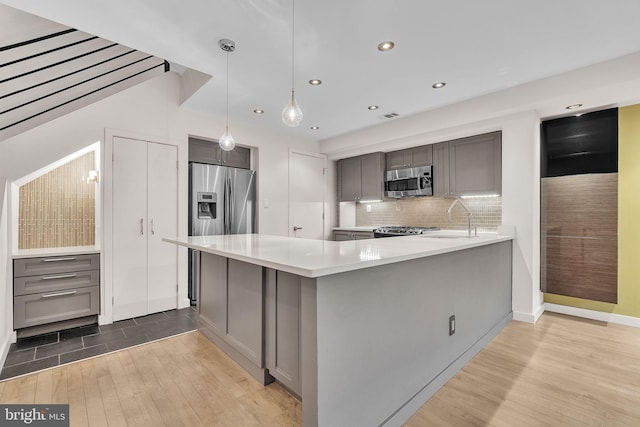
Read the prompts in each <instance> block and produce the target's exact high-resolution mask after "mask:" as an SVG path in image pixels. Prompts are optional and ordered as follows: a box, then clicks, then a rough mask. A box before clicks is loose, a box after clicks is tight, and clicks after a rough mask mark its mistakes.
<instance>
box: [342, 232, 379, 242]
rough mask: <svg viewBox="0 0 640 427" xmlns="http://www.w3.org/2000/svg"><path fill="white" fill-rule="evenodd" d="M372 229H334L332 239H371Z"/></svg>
mask: <svg viewBox="0 0 640 427" xmlns="http://www.w3.org/2000/svg"><path fill="white" fill-rule="evenodd" d="M373 237H374V236H373V231H343V230H335V231H334V232H333V240H334V241H336V242H342V241H345V240H365V239H373Z"/></svg>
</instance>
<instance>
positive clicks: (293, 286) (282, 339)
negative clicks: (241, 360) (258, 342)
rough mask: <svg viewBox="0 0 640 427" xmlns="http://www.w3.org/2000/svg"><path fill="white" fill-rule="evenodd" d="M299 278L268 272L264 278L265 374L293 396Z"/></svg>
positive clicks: (297, 373) (297, 355)
mask: <svg viewBox="0 0 640 427" xmlns="http://www.w3.org/2000/svg"><path fill="white" fill-rule="evenodd" d="M300 279H301V278H300V276H296V275H294V274H291V273H286V272H283V271H276V270H272V269H268V270H267V275H266V295H267V299H266V303H265V314H266V316H265V319H266V328H265V348H266V351H265V362H266V366H267V369H269V373H270V374H271V375H272V376H273V377H275V378H276V379H277V380H278V381H280V382H281V383H282V384H284V385H285V386H286V387H287V388H288V389H289V390H291V391H292V392H294V393H295V394H296V395H298V396H301V395H302V388H301V382H300V367H301V363H300V338H301V337H300V330H301V325H300V320H301V319H300V296H301V294H300V290H301V281H300Z"/></svg>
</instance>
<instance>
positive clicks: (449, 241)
mask: <svg viewBox="0 0 640 427" xmlns="http://www.w3.org/2000/svg"><path fill="white" fill-rule="evenodd" d="M464 234H465V233H464V232H458V231H437V232H432V233H430V234H429V235H430V236H436V235H440V236H446V235H448V236H455V238H436V237H423V236H406V237H388V238H383V239H367V240H349V241H344V242H332V241H328V240H311V239H297V238H293V237H283V236H270V235H266V234H231V235H221V236H198V237H195V236H194V237H186V238H164V239H162V240H164V241H165V242H168V243H174V244H177V245H180V246H186V247H188V248H191V249H196V250H200V251H203V252H208V253H212V254H215V255H221V256H224V257H228V258H233V259H237V260H240V261H246V262H249V263H252V264H257V265H262V266H264V267H269V268H273V269H277V270H281V271H286V272H288V273H292V274H297V275H300V276H305V277H321V276H328V275H330V274H336V273H343V272H346V271H352V270H359V269H362V268H369V267H374V266H377V265H384V264H390V263H394V262H400V261H407V260H411V259H416V258H423V257H427V256H433V255H439V254H445V253H448V252H454V251H459V250H463V249H469V248H474V247H478V246H484V245H490V244H493V243H498V242H504V241H508V240H512V239H513V237H511V236H504V235H498V234H496V233H486V234H480V235H479V236H478V237H471V238H468V237H463V236H464Z"/></svg>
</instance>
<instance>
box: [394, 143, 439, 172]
mask: <svg viewBox="0 0 640 427" xmlns="http://www.w3.org/2000/svg"><path fill="white" fill-rule="evenodd" d="M432 150H433V146H431V145H422V146H420V147H414V148H408V149H406V150H398V151H391V152H389V153H387V155H386V161H387V170H393V169H402V168H413V167H419V166H429V165H431V164H432V163H433V151H432Z"/></svg>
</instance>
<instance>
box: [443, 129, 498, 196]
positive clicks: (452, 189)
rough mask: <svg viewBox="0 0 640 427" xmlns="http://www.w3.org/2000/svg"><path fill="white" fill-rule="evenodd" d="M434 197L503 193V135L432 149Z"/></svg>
mask: <svg viewBox="0 0 640 427" xmlns="http://www.w3.org/2000/svg"><path fill="white" fill-rule="evenodd" d="M433 185H434V195H435V196H441V197H450V196H468V195H485V194H497V195H500V194H501V193H502V134H501V132H492V133H487V134H483V135H476V136H471V137H468V138H462V139H456V140H454V141H449V142H443V143H440V144H434V146H433Z"/></svg>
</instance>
